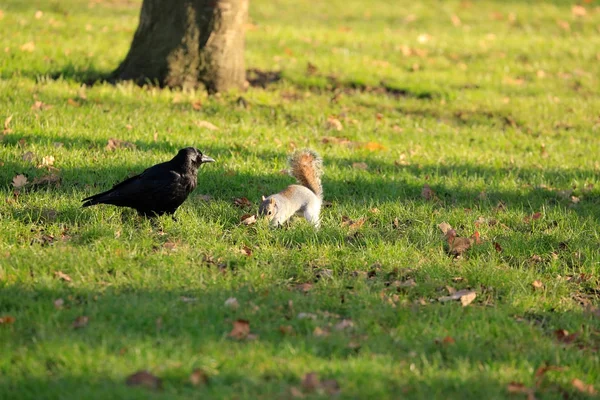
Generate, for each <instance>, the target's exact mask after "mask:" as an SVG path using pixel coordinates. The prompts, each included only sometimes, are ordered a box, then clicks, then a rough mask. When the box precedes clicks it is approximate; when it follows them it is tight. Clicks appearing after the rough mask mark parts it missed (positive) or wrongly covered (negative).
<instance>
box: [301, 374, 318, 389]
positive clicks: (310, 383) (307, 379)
mask: <svg viewBox="0 0 600 400" xmlns="http://www.w3.org/2000/svg"><path fill="white" fill-rule="evenodd" d="M320 385H321V381H320V380H319V376H318V375H317V373H316V372H309V373H308V374H306V375H304V378H302V388H304V390H306V391H307V392H314V391H315V390H317V389H318V388H319V386H320Z"/></svg>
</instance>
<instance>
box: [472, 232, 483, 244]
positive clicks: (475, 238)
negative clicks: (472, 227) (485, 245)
mask: <svg viewBox="0 0 600 400" xmlns="http://www.w3.org/2000/svg"><path fill="white" fill-rule="evenodd" d="M470 239H471V244H481V237H480V235H479V232H478V231H475V232H473V234H472V235H471V238H470Z"/></svg>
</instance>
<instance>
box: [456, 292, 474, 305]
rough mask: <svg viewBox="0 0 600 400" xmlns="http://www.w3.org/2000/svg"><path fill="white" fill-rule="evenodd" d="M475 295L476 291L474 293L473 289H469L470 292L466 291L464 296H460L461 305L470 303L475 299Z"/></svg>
mask: <svg viewBox="0 0 600 400" xmlns="http://www.w3.org/2000/svg"><path fill="white" fill-rule="evenodd" d="M475 297H477V293H475V292H474V291H471V292H470V293H467V294H465V295H464V296H461V298H460V303H461V304H462V305H463V307H466V306H468V305H469V304H471V303H472V302H473V300H475Z"/></svg>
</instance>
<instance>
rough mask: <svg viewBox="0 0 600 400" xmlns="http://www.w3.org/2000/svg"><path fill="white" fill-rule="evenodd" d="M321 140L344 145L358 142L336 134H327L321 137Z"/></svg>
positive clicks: (326, 142)
mask: <svg viewBox="0 0 600 400" xmlns="http://www.w3.org/2000/svg"><path fill="white" fill-rule="evenodd" d="M321 142H323V143H325V144H328V143H331V144H339V145H344V146H353V145H355V144H356V143H355V142H353V141H351V140H350V139H348V138H344V137H335V136H326V137H324V138H323V139H321Z"/></svg>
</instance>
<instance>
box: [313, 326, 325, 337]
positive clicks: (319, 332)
mask: <svg viewBox="0 0 600 400" xmlns="http://www.w3.org/2000/svg"><path fill="white" fill-rule="evenodd" d="M313 335H314V336H316V337H326V336H329V331H328V330H326V329H322V328H321V327H319V326H317V327H315V329H314V330H313Z"/></svg>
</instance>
